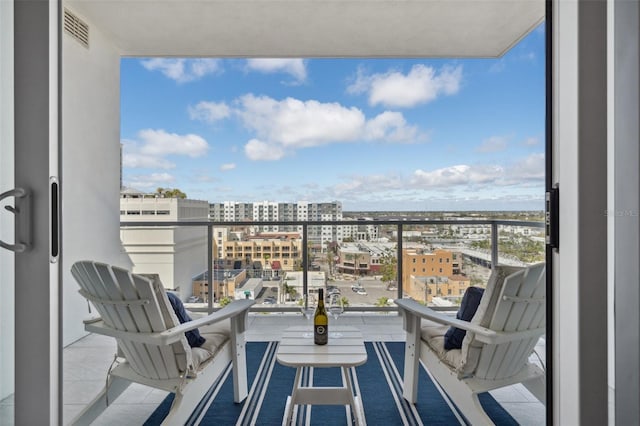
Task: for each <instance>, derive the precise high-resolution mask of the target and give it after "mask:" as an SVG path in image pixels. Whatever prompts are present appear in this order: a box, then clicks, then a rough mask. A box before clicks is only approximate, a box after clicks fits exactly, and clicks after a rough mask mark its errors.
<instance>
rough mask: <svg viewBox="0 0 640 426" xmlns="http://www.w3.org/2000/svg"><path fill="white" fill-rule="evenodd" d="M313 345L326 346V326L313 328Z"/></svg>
mask: <svg viewBox="0 0 640 426" xmlns="http://www.w3.org/2000/svg"><path fill="white" fill-rule="evenodd" d="M314 337H315V339H314V340H315V344H316V345H326V344H327V337H328V333H327V326H326V325H316V326H315V336H314Z"/></svg>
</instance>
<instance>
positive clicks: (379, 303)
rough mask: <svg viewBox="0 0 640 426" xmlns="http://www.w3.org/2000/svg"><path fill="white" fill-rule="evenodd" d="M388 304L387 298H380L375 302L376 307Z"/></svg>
mask: <svg viewBox="0 0 640 426" xmlns="http://www.w3.org/2000/svg"><path fill="white" fill-rule="evenodd" d="M388 304H389V298H388V297H384V296H383V297H381V298H379V299H378V300H376V306H387V305H388Z"/></svg>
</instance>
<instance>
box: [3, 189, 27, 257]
mask: <svg viewBox="0 0 640 426" xmlns="http://www.w3.org/2000/svg"><path fill="white" fill-rule="evenodd" d="M9 197H14V198H15V199H16V203H15V206H5V207H4V208H5V210H8V211H10V212H11V213H13V214H15V215H16V237H15V239H16V242H15V244H9V243H5V242H4V241H2V240H0V247H2V248H5V249H7V250H11V251H13V252H16V253H22V252H25V251H27V250H29V248H30V247H31V194H30V193H29V191H27V190H26V189H23V188H14V189H10V190H9V191H5V192H3V193H2V194H0V201H2V200H4V199H5V198H9Z"/></svg>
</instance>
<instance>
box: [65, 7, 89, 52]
mask: <svg viewBox="0 0 640 426" xmlns="http://www.w3.org/2000/svg"><path fill="white" fill-rule="evenodd" d="M64 32H65V33H67V34H69V35H70V36H71V37H73V38H74V39H76V40H77V41H78V42H79V43H80V44H82V45H83V46H84V47H86V48H87V49H88V48H89V25H87V23H86V22H84V21H83V20H82V19H80V18H78V17H77V16H76V15H74V14H73V13H71V12H69V11H68V10H67V9H65V10H64Z"/></svg>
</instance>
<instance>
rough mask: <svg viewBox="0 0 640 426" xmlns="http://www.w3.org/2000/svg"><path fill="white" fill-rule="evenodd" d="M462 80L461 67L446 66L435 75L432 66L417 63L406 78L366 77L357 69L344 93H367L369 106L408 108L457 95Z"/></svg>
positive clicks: (391, 75) (392, 73)
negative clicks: (354, 78)
mask: <svg viewBox="0 0 640 426" xmlns="http://www.w3.org/2000/svg"><path fill="white" fill-rule="evenodd" d="M461 81H462V66H457V67H451V66H445V67H442V68H441V69H440V72H439V73H438V72H436V70H435V69H434V68H433V67H428V66H425V65H422V64H418V65H414V66H413V67H412V68H411V71H409V73H408V74H407V75H404V74H402V73H400V72H397V71H390V72H388V73H385V74H373V75H366V73H365V72H364V71H363V70H362V69H359V70H358V73H357V76H356V80H355V82H354V83H353V84H351V85H350V86H349V87H348V88H347V91H348V92H349V93H356V94H357V93H367V94H368V96H369V104H370V105H378V104H381V105H385V106H389V107H401V108H408V107H413V106H416V105H419V104H424V103H428V102H431V101H433V100H435V99H436V98H437V97H439V96H442V95H453V94H456V93H458V91H459V90H460V83H461Z"/></svg>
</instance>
